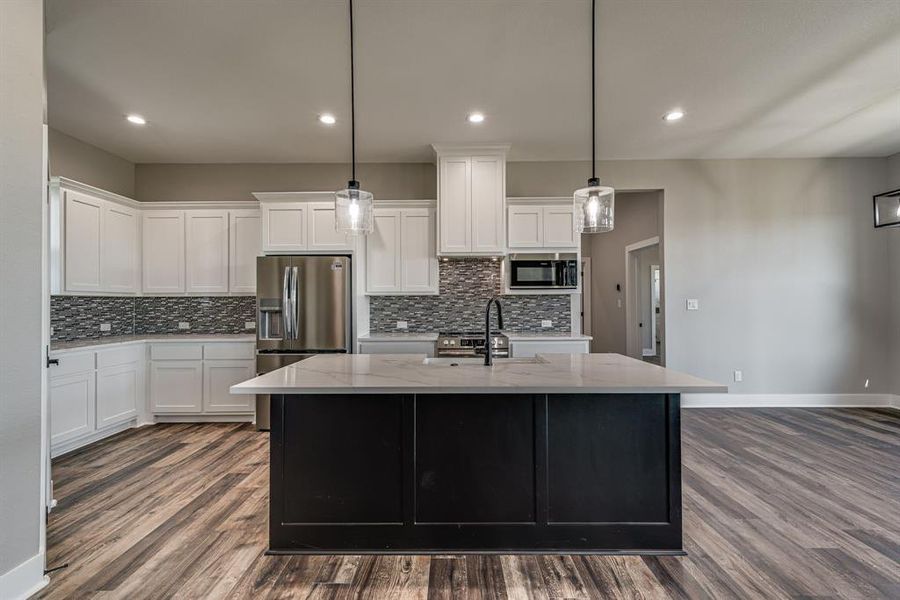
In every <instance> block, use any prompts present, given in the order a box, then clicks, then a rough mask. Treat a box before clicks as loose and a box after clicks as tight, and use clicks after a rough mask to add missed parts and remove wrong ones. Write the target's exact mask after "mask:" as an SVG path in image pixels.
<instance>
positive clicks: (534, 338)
mask: <svg viewBox="0 0 900 600" xmlns="http://www.w3.org/2000/svg"><path fill="white" fill-rule="evenodd" d="M503 334H504V335H506V337H508V338H509V341H511V342H540V341H557V342H569V341H582V340H590V339H591V336H589V335H584V334H583V333H570V332H568V331H547V332H541V331H538V332H528V333H515V332H511V331H504V332H503ZM437 338H438V334H437V332H433V333H407V332H401V331H389V332H384V333H379V332H375V333H366V334H364V335H361V336H359V341H361V342H434V341H437Z"/></svg>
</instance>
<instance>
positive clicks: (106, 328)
mask: <svg viewBox="0 0 900 600" xmlns="http://www.w3.org/2000/svg"><path fill="white" fill-rule="evenodd" d="M100 331H112V325H110V324H109V323H100Z"/></svg>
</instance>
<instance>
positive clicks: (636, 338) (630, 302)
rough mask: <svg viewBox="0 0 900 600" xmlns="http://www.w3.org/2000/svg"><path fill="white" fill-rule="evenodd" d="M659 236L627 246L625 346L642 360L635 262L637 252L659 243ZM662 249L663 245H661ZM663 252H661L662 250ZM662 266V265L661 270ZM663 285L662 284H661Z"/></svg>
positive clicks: (627, 351) (633, 355)
mask: <svg viewBox="0 0 900 600" xmlns="http://www.w3.org/2000/svg"><path fill="white" fill-rule="evenodd" d="M659 243H660V242H659V236H658V235H656V236H653V237H651V238H647V239H644V240H640V241H639V242H634V243H633V244H628V245H627V246H625V348H626V354H627V355H628V356H630V357H632V358H636V359H638V360H641V359H642V358H643V344H642V343H641V340H640V335H638V331H637V329H638V327H637V323H638V317H639V315H640V312H641V310H640V306H638V305H637V304H636V294H635V291H636V287H637V286H636V281H635V277H636V276H637V273H636V271H637V269H636V268H635V262H636V260H637V256H636V255H635V252H636V251H638V250H642V249H644V248H649V247H650V246H655V245H659ZM660 249H662V246H660ZM660 254H661V252H660ZM661 269H662V267H660V270H661ZM660 287H662V286H660ZM661 305H662V293H660V309H661V310H662V306H661Z"/></svg>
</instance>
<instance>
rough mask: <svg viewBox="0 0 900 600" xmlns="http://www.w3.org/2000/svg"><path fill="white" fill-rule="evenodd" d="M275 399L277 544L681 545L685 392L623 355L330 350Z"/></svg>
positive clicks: (332, 548)
mask: <svg viewBox="0 0 900 600" xmlns="http://www.w3.org/2000/svg"><path fill="white" fill-rule="evenodd" d="M231 391H232V393H236V394H270V395H271V397H272V400H271V402H272V433H271V447H270V469H271V471H270V502H269V506H270V509H269V551H270V552H271V553H314V554H324V553H369V552H375V553H445V552H498V553H509V552H567V553H571V552H581V553H642V554H680V553H682V541H681V518H682V517H681V515H682V511H681V430H680V394H681V393H686V392H690V393H698V392H722V391H727V388H725V387H724V386H720V385H717V384H714V383H711V382H709V381H704V380H702V379H698V378H696V377H692V376H689V375H685V374H682V373H678V372H675V371H671V370H669V369H664V368H661V367H657V366H655V365H650V364H647V363H643V362H641V361H638V360H634V359H631V358H627V357H624V356H621V355H617V354H572V355H569V354H552V355H551V354H548V355H540V356H537V357H534V358H528V359H507V360H496V362H495V364H494V365H493V366H492V367H486V366H484V365H483V364H479V363H478V362H477V361H476V362H466V361H463V360H459V359H456V360H453V359H427V358H426V357H425V356H424V355H389V354H375V355H366V354H350V355H319V356H315V357H313V358H310V359H308V360H305V361H302V362H299V363H296V364H293V365H290V366H288V367H284V368H282V369H279V370H277V371H273V372H271V373H267V374H265V375H262V376H260V377H257V378H255V379H252V380H249V381H246V382H243V383H240V384H237V385H235V386H233V387H232V388H231Z"/></svg>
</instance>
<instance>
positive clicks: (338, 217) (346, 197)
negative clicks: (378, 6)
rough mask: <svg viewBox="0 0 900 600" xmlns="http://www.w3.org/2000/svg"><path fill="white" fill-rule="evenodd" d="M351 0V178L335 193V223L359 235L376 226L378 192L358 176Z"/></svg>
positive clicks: (351, 1)
mask: <svg viewBox="0 0 900 600" xmlns="http://www.w3.org/2000/svg"><path fill="white" fill-rule="evenodd" d="M349 1H350V153H351V157H350V165H351V166H350V170H351V174H350V181H348V182H347V189H344V190H340V191H337V192H335V194H334V213H335V220H334V226H335V229H336V230H337V231H338V233H344V234H350V235H358V234H363V235H365V234H367V233H372V230H373V229H374V209H373V206H372V203H373V201H374V199H375V198H374V196H372V194H371V192H366V191H364V190H361V189H359V182H358V181H357V180H356V94H355V92H356V82H355V81H354V76H355V72H354V64H353V62H354V54H353V0H349Z"/></svg>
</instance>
